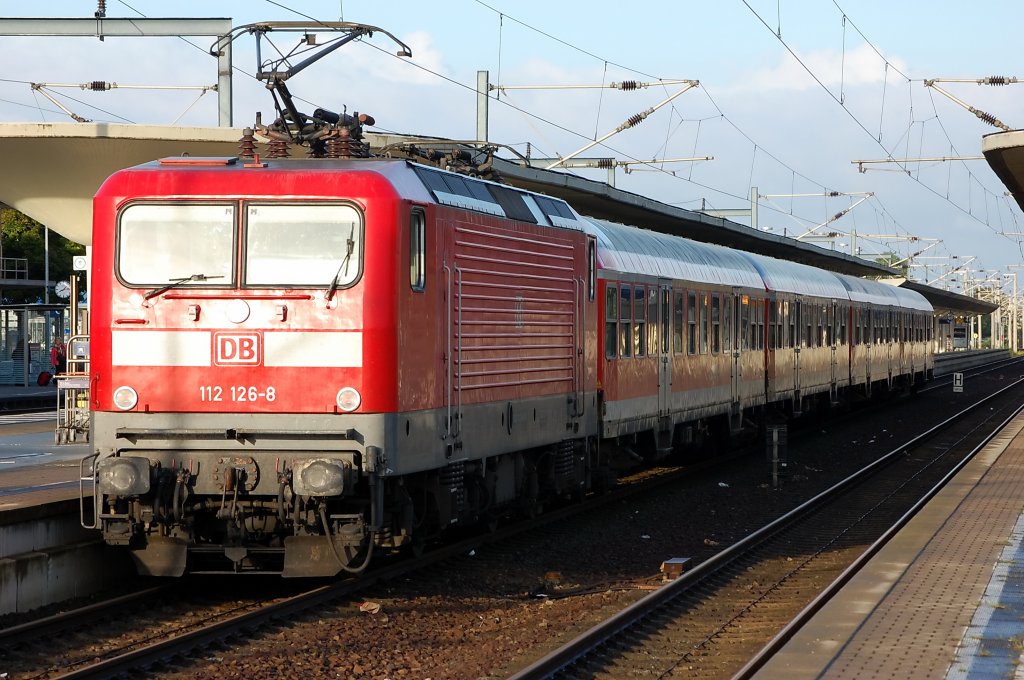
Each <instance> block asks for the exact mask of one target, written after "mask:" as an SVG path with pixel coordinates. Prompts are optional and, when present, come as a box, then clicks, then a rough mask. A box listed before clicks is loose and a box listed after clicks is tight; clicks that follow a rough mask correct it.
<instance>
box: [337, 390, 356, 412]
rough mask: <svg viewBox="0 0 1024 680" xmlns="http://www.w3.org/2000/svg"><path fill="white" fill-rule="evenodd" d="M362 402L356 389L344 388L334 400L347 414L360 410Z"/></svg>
mask: <svg viewBox="0 0 1024 680" xmlns="http://www.w3.org/2000/svg"><path fill="white" fill-rule="evenodd" d="M362 400H363V399H362V397H360V396H359V392H357V391H356V388H354V387H342V388H341V389H340V390H338V396H336V397H335V398H334V401H335V402H337V404H338V408H340V409H341V410H342V411H345V412H346V413H349V412H350V411H355V410H356V409H357V408H359V404H360V403H361V402H362Z"/></svg>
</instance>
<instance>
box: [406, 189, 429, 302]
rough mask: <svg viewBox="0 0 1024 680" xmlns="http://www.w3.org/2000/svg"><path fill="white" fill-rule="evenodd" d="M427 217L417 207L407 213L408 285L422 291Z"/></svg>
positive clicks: (424, 276) (424, 278) (425, 281)
mask: <svg viewBox="0 0 1024 680" xmlns="http://www.w3.org/2000/svg"><path fill="white" fill-rule="evenodd" d="M426 263H427V218H426V216H425V215H424V214H423V211H422V210H419V209H418V208H417V209H415V210H413V211H412V213H410V214H409V285H410V286H412V289H413V290H415V291H422V290H423V289H424V288H425V287H426V284H427V269H426Z"/></svg>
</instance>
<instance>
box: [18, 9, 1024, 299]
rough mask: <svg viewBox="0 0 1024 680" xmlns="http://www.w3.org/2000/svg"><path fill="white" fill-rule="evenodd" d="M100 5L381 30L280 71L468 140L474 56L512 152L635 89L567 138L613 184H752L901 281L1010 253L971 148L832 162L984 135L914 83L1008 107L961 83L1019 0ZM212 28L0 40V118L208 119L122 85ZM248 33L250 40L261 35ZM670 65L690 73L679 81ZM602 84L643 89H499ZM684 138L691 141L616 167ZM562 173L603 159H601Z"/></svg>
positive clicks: (241, 52) (1011, 63)
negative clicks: (880, 260)
mask: <svg viewBox="0 0 1024 680" xmlns="http://www.w3.org/2000/svg"><path fill="white" fill-rule="evenodd" d="M40 7H41V9H39V8H40ZM97 7H98V5H97V3H96V2H95V1H93V2H86V1H70V0H49V1H48V2H46V3H41V4H37V5H36V8H30V7H29V6H28V3H24V4H21V3H17V4H16V3H13V2H10V0H0V17H3V16H7V17H45V18H59V17H78V18H86V17H92V16H93V13H94V12H95V11H96V10H97ZM211 7H212V9H211ZM106 16H107V17H110V18H134V17H142V16H145V17H150V18H158V17H171V16H174V17H225V18H230V19H231V22H232V24H233V25H234V26H241V25H244V24H250V23H254V22H259V21H300V20H319V21H338V20H344V21H350V22H359V23H364V24H370V25H373V26H377V27H379V28H381V29H383V30H385V31H388V32H389V33H391V34H393V35H394V36H396V37H397V38H398V39H399V40H401V41H402V42H403V43H405V44H407V45H408V46H409V47H410V48H411V50H412V57H411V58H401V57H398V56H396V51H397V47H396V45H395V43H393V42H392V41H391V40H390V39H389V38H388V37H387V36H386V35H385V34H382V33H376V34H375V35H374V36H373V37H372V38H369V39H364V40H361V41H359V42H355V43H352V44H349V45H347V46H345V47H343V48H341V49H340V50H338V51H336V52H334V53H333V54H331V55H329V56H326V57H324V58H323V59H321V60H320V61H318V62H317V63H315V64H313V65H312V66H310V67H309V68H307V69H306V70H304V71H303V72H302V73H300V74H298V75H296V76H295V77H294V78H293V79H291V80H290V81H289V88H290V90H291V92H292V94H293V95H294V96H295V97H296V98H297V99H299V100H300V101H299V103H300V106H302V107H303V108H304V109H305V110H307V112H311V110H312V109H313V108H315V107H317V106H320V107H324V108H328V109H331V110H336V111H337V110H347V111H348V112H350V113H351V112H364V113H369V114H371V115H372V116H373V117H374V118H375V119H376V125H375V126H373V127H371V128H370V129H371V130H373V131H379V132H401V133H410V134H423V135H431V136H441V137H450V138H455V139H473V138H475V137H476V119H477V112H476V92H475V88H476V80H477V72H478V71H487V72H488V82H489V83H491V84H492V85H494V86H497V87H499V88H501V87H505V88H507V89H496V90H492V92H491V95H492V99H491V102H490V113H489V139H490V141H492V142H496V143H502V144H507V145H509V146H510V147H512V148H513V149H514V150H515V151H516V152H518V153H519V154H523V155H531V156H534V157H542V158H548V157H555V156H567V155H569V154H572V153H574V152H576V151H577V150H578V149H580V148H581V147H583V146H584V145H586V144H589V143H591V142H592V141H594V140H595V139H597V138H600V137H603V136H605V135H607V134H608V133H610V132H612V131H613V130H615V129H616V128H617V127H619V126H620V125H622V124H623V123H624V122H625V121H626V120H627V119H629V118H630V117H631V116H634V115H636V114H641V113H643V112H646V111H648V110H649V109H655V108H656V107H657V108H656V110H654V111H652V112H651V113H649V114H648V115H647V116H646V118H645V119H644V120H643V122H642V123H640V124H639V125H636V126H635V127H631V128H628V129H626V130H624V131H622V132H619V133H618V134H615V135H613V136H611V137H609V138H608V139H607V140H606V141H604V142H603V143H602V144H600V145H597V146H595V147H594V148H592V149H590V150H588V151H586V152H584V153H582V154H581V157H587V158H594V157H600V158H614V159H616V160H617V161H620V162H626V163H631V164H627V165H622V166H620V167H619V168H618V169H617V170H616V173H615V183H616V186H617V187H618V188H620V189H623V190H626V191H630V192H634V193H637V194H641V195H644V196H648V197H651V198H654V199H657V200H660V201H663V202H665V203H669V204H672V205H677V206H679V207H682V208H686V209H690V210H699V209H702V208H706V209H728V208H744V207H749V201H750V193H751V187H752V186H753V187H756V188H757V192H758V194H759V195H760V198H759V210H758V215H759V218H758V224H757V225H756V226H757V227H758V228H759V229H763V230H765V231H770V232H772V233H777V234H784V235H786V236H791V237H795V236H798V235H806V236H805V238H808V237H810V238H813V237H814V236H815V235H818V234H825V233H829V232H831V233H833V235H832V236H830V237H827V239H826V240H819V241H814V242H816V243H818V245H820V246H822V247H826V248H835V249H837V250H842V251H844V252H850V250H851V248H857V249H858V250H859V254H860V255H861V256H862V257H866V258H869V259H874V258H875V257H878V256H881V255H884V254H886V253H896V254H898V255H899V257H900V258H906V257H910V256H913V257H912V259H911V260H910V264H911V269H910V273H911V277H912V278H915V279H916V280H919V281H922V282H929V283H932V284H933V285H939V286H943V287H946V286H948V287H951V289H952V290H962V289H963V286H964V278H965V274H966V276H967V277H968V278H972V279H974V280H975V281H977V280H980V279H988V280H989V282H990V283H995V282H999V283H1000V284H1006V286H1007V290H1009V286H1010V282H1011V280H1012V279H1011V278H1010V276H1011V275H1012V273H1013V272H1015V271H1017V270H1016V269H1015V268H1016V267H1017V266H1021V265H1022V263H1024V247H1022V245H1021V244H1022V242H1024V216H1022V214H1021V211H1020V209H1019V207H1018V206H1017V205H1016V203H1015V202H1014V201H1013V200H1012V199H1011V198H1009V197H1008V196H1006V191H1005V187H1004V186H1003V185H1002V183H1001V182H1000V181H999V180H998V178H997V177H996V176H995V174H994V173H993V172H992V170H991V169H990V168H989V166H988V164H987V163H986V162H985V161H984V160H954V161H936V160H929V161H921V160H912V161H910V162H904V163H898V164H897V163H892V162H889V163H868V164H864V166H863V167H864V168H866V170H865V171H864V172H860V171H858V165H857V164H855V163H853V161H855V160H884V159H888V158H895V159H923V158H927V159H935V158H949V157H953V158H966V157H972V156H980V155H981V138H982V136H983V135H985V134H989V133H992V132H998V131H999V130H998V129H997V128H995V127H992V126H990V125H987V124H986V123H984V122H982V121H981V120H979V119H978V118H977V117H976V116H975V115H973V114H972V113H971V112H969V111H968V110H966V109H965V108H963V107H962V106H960V105H958V104H957V103H955V102H954V101H952V100H951V99H950V98H948V97H947V96H944V95H943V94H942V93H941V92H939V91H938V90H936V88H934V87H927V86H926V85H925V83H924V81H925V80H926V79H940V80H941V79H966V80H968V81H970V82H937V83H936V85H938V87H940V88H942V89H943V90H945V91H946V92H948V93H949V94H951V95H953V96H955V97H957V98H958V99H960V100H961V101H963V102H965V103H966V104H967V105H969V106H973V107H975V108H976V109H980V110H982V111H985V112H988V113H990V114H992V115H993V116H995V117H996V118H998V119H999V120H1001V121H1002V122H1004V123H1006V124H1007V125H1008V126H1009V127H1011V128H1014V129H1016V128H1019V127H1024V97H1022V95H1024V83H1022V84H1011V85H1006V86H1003V87H989V86H980V85H978V84H977V83H975V82H974V81H975V80H976V79H978V78H983V77H987V76H1007V77H1013V76H1021V77H1022V78H1024V73H1018V72H1015V69H1016V68H1017V66H1018V60H1016V59H1014V58H1013V57H1012V55H1013V54H1015V53H1019V40H1020V32H1019V22H1017V21H1016V19H1017V17H1018V16H1019V2H1011V1H1010V0H992V1H991V2H988V3H983V4H982V5H978V4H976V3H965V2H962V1H960V2H953V1H950V0H932V1H930V2H922V1H918V0H903V1H901V2H891V1H888V2H882V1H880V0H859V1H858V2H852V0H835V1H833V0H815V1H814V2H811V1H810V0H724V1H722V2H694V1H693V0H674V1H668V0H658V1H654V0H651V1H644V0H640V1H638V2H634V3H628V4H627V3H621V2H619V3H610V2H603V1H600V0H557V1H556V2H551V1H548V2H540V1H539V0H516V1H515V2H512V1H511V0H441V1H435V2H423V1H422V0H420V1H414V0H393V1H388V0H377V1H376V2H373V3H353V2H344V0H340V1H339V0H333V1H327V0H324V1H319V0H309V1H305V2H300V1H299V0H291V1H290V2H278V1H276V0H248V1H247V2H219V3H210V2H197V1H191V0H177V1H176V2H174V3H167V2H157V1H155V0H133V1H132V2H122V1H121V0H107V2H106ZM2 21H3V20H2V18H0V31H2ZM321 35H323V34H322V33H321ZM296 39H297V36H295V35H293V34H279V35H278V36H275V37H274V45H276V46H277V48H279V49H281V50H282V51H287V50H289V49H291V48H292V47H293V46H294V45H295V43H296ZM212 42H213V40H212V39H210V38H207V37H187V38H185V39H178V38H114V37H108V38H106V39H105V40H103V41H100V40H99V39H97V38H96V37H88V38H53V37H46V38H42V37H0V60H2V63H4V64H5V69H4V72H3V78H0V121H5V122H14V121H19V122H20V121H30V122H43V121H47V122H67V121H69V120H70V118H69V117H68V115H67V114H65V113H64V112H63V111H61V110H60V108H59V107H57V106H56V105H55V104H53V103H52V102H50V101H49V100H48V99H46V98H45V97H44V96H43V94H42V93H41V92H39V91H34V90H33V89H32V87H31V85H30V84H31V83H50V84H71V85H77V84H79V83H84V82H89V81H94V80H104V81H107V82H114V83H117V84H118V85H120V86H122V87H119V88H118V89H114V90H111V91H109V92H102V93H94V92H88V91H83V90H82V89H81V88H78V87H71V88H61V87H52V86H48V87H46V88H45V92H46V93H48V94H50V96H53V97H55V98H57V99H58V101H60V102H61V103H62V104H63V105H64V106H65V107H67V108H68V109H70V110H71V111H72V112H73V113H75V114H77V115H79V116H82V117H85V118H88V119H91V120H95V121H110V122H134V123H152V124H181V125H198V126H215V125H217V106H216V93H213V92H205V93H203V92H202V90H197V89H183V90H153V89H129V88H126V87H123V86H126V85H147V86H155V85H161V86H166V85H185V86H203V85H212V84H213V83H215V82H216V60H215V59H214V58H213V57H211V56H209V54H208V50H209V47H210V46H211V44H212ZM254 46H255V39H254V38H253V37H252V36H250V35H243V36H242V37H240V38H239V39H238V40H237V41H236V42H235V43H234V47H233V49H234V53H233V67H234V84H233V87H234V101H233V108H234V120H233V123H234V125H236V126H243V125H246V124H251V123H252V122H253V121H254V120H255V116H256V112H257V111H260V112H262V115H263V120H264V121H269V120H272V119H273V117H274V111H273V104H272V100H271V98H270V96H269V94H268V92H267V91H266V89H265V88H264V87H263V85H262V83H259V82H257V81H256V80H255V79H254V78H253V77H252V75H251V74H252V73H254V72H255V71H256V67H257V63H256V56H255V51H254ZM263 49H264V54H263V56H264V58H266V57H267V56H268V51H269V50H270V49H272V48H271V47H269V46H267V45H264V47H263ZM679 80H695V81H699V86H697V87H693V88H690V89H688V90H687V91H685V92H683V93H681V94H679V91H680V90H682V89H684V87H686V86H685V85H683V84H679V83H674V82H672V81H679ZM624 81H636V82H637V83H639V84H641V87H638V88H637V89H635V90H632V91H623V90H620V89H612V88H608V87H589V88H578V87H577V88H572V89H567V88H564V87H563V88H559V89H551V88H546V89H516V88H517V87H518V88H521V87H522V86H536V85H544V86H552V85H559V86H568V85H573V86H581V85H588V86H602V85H604V86H606V85H608V84H610V83H621V82H624ZM673 95H676V96H675V98H674V99H672V101H671V102H669V103H668V104H665V105H663V106H660V107H658V105H659V104H661V103H662V102H663V101H664V100H665V99H668V98H669V97H672V96H673ZM500 155H505V156H510V155H511V152H502V153H501V154H500ZM704 156H709V157H713V160H709V161H675V162H658V163H653V164H641V163H635V161H651V160H658V161H662V160H665V159H679V158H693V157H704ZM568 171H569V172H573V173H575V174H578V175H581V176H584V177H588V178H591V179H595V180H599V181H604V180H606V178H607V171H605V170H588V169H577V168H573V169H571V170H568ZM834 192H838V194H839V195H835V194H834ZM869 193H870V194H871V195H870V196H867V195H866V194H869ZM837 216H838V218H837ZM733 219H735V220H736V221H738V222H741V223H745V224H747V223H749V219H748V218H746V217H737V218H733ZM640 226H642V225H640ZM812 230H813V231H812ZM808 232H810V233H808ZM972 257H973V258H976V259H973V260H972V259H971V258H972ZM1019 284H1020V287H1021V289H1022V290H1024V280H1021V281H1020V282H1019Z"/></svg>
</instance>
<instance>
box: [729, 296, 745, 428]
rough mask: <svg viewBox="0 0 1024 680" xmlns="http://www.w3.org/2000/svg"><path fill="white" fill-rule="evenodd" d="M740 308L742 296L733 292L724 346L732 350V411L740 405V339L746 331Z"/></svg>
mask: <svg viewBox="0 0 1024 680" xmlns="http://www.w3.org/2000/svg"><path fill="white" fill-rule="evenodd" d="M742 306H743V299H742V296H741V295H740V294H739V293H738V292H736V291H733V294H732V304H731V305H729V309H728V310H727V313H728V314H729V315H730V316H731V317H732V318H731V319H730V322H729V326H730V328H729V329H728V331H727V332H728V334H729V335H730V336H731V337H730V340H727V341H726V344H727V346H728V347H731V348H732V352H731V356H732V360H731V361H730V362H729V364H730V368H731V373H732V378H731V381H730V382H731V390H732V403H733V410H734V411H735V410H736V409H737V408H738V406H739V404H740V379H741V378H742V371H741V370H740V354H741V353H740V348H741V347H742V346H743V345H742V342H741V339H742V338H745V337H746V330H745V329H744V328H743V326H742V325H741V323H740V308H741V307H742Z"/></svg>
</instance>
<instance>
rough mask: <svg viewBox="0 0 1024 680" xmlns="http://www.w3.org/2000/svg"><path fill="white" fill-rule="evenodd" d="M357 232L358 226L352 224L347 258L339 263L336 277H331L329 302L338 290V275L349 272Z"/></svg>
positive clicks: (346, 253) (347, 245)
mask: <svg viewBox="0 0 1024 680" xmlns="http://www.w3.org/2000/svg"><path fill="white" fill-rule="evenodd" d="M355 233H356V227H355V225H352V230H351V231H349V233H348V240H346V241H345V259H343V260H342V261H341V264H340V265H338V271H336V272H334V278H333V279H331V287H330V288H328V289H327V298H326V299H327V302H330V301H331V299H332V298H333V297H334V293H335V292H337V290H338V285H339V284H338V277H339V276H341V275H342V274H343V273H344V274H348V263H349V262H350V261H351V260H352V251H353V250H355V249H356V242H355V241H354V240H353V239H352V236H353V235H354V234H355Z"/></svg>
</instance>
